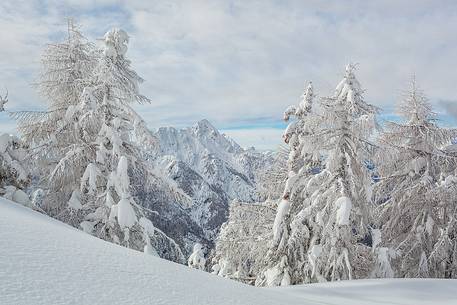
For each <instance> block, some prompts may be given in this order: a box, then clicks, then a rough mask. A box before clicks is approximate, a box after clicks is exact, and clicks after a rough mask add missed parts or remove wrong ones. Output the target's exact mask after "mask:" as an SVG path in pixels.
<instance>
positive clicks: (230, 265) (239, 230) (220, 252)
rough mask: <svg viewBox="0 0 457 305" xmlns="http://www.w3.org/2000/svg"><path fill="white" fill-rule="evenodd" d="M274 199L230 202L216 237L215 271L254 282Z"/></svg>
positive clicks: (265, 247) (265, 245)
mask: <svg viewBox="0 0 457 305" xmlns="http://www.w3.org/2000/svg"><path fill="white" fill-rule="evenodd" d="M273 205H274V202H271V201H266V202H264V203H239V202H232V204H231V205H230V212H229V218H228V220H227V222H226V223H224V224H223V225H222V228H221V231H220V233H219V235H218V238H217V240H216V247H215V251H214V252H215V253H214V257H213V259H212V264H213V266H212V270H213V273H214V274H218V275H220V276H223V277H228V278H232V279H236V280H238V281H241V282H245V283H249V284H253V283H254V281H255V278H256V276H257V274H258V273H259V271H260V268H261V267H262V262H263V260H264V258H265V255H266V253H267V250H268V245H269V242H270V240H271V238H272V231H271V226H272V224H273V220H274V215H275V210H274V207H273Z"/></svg>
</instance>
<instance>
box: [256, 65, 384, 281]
mask: <svg viewBox="0 0 457 305" xmlns="http://www.w3.org/2000/svg"><path fill="white" fill-rule="evenodd" d="M354 69H355V68H354V66H353V65H348V66H347V67H346V74H345V76H344V78H343V80H342V81H341V82H340V83H339V84H338V86H337V88H336V90H335V93H334V94H333V96H331V97H326V98H322V99H321V102H320V107H321V111H320V112H319V114H318V115H311V116H310V115H308V117H306V118H305V119H303V120H302V121H304V124H303V125H302V126H301V127H300V130H304V132H302V133H301V134H300V136H295V133H291V132H289V130H292V131H294V130H296V128H297V127H298V126H300V125H299V123H298V122H297V123H296V125H291V126H289V127H288V129H287V131H286V134H285V140H286V141H288V142H289V143H292V147H300V149H298V150H294V149H293V148H291V157H290V159H289V163H288V164H289V177H288V180H287V182H286V187H285V190H284V195H283V199H282V200H281V202H280V203H279V206H278V212H277V215H276V219H275V223H274V225H273V233H274V238H273V246H272V249H271V250H270V253H269V255H268V256H267V257H268V263H267V268H266V269H265V270H264V272H263V273H262V274H260V276H259V278H258V280H257V284H258V285H286V284H298V283H307V282H316V281H334V280H343V279H352V278H360V277H364V276H366V275H367V274H368V272H369V269H370V266H369V263H368V262H367V260H369V259H370V258H371V257H370V251H369V249H368V247H366V246H364V245H363V244H361V242H360V241H361V240H362V239H363V238H364V237H365V236H366V235H368V234H369V230H368V229H369V225H370V210H371V191H370V190H371V179H370V175H369V173H368V172H367V169H366V167H365V165H364V164H365V162H366V161H367V160H369V158H370V157H371V154H372V152H373V147H374V146H373V144H371V142H370V136H371V135H372V132H373V130H374V129H375V128H376V120H375V114H376V109H375V107H373V106H371V105H369V104H367V103H366V102H365V101H364V99H363V90H362V89H361V87H360V84H359V82H358V80H357V79H356V77H355V75H354ZM305 96H306V94H305ZM294 111H296V110H294V109H293V108H290V111H286V115H285V117H286V118H287V117H288V114H289V113H293V112H294ZM307 130H308V132H306V131H307ZM294 143H297V144H294ZM297 152H298V153H297ZM297 155H298V156H300V158H301V159H298V160H300V161H301V162H303V163H301V164H299V165H298V168H297V167H296V165H295V164H297V162H296V161H295V160H296V156H297ZM321 155H323V156H324V157H325V159H326V161H325V168H323V169H322V171H320V172H319V173H317V174H315V175H311V174H310V169H312V168H313V167H314V166H316V163H315V162H318V161H319V160H320V156H321ZM303 165H304V166H303Z"/></svg>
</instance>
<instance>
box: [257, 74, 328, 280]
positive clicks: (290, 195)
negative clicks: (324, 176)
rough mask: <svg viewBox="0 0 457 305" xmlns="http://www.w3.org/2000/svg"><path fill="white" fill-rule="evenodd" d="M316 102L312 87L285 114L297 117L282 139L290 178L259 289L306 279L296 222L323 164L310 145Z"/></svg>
mask: <svg viewBox="0 0 457 305" xmlns="http://www.w3.org/2000/svg"><path fill="white" fill-rule="evenodd" d="M313 99H314V90H313V87H312V84H311V83H309V84H308V85H307V86H305V92H304V94H303V95H302V100H301V102H300V103H299V105H298V106H297V107H296V106H290V107H289V108H287V110H286V111H285V113H284V120H285V121H289V119H290V117H291V116H295V117H296V120H294V121H292V122H291V123H290V124H289V125H288V127H287V129H286V131H285V133H284V136H283V138H284V142H285V143H286V144H287V145H288V146H289V150H288V151H289V154H288V158H287V161H286V164H285V165H286V168H287V176H286V177H285V178H286V180H285V186H284V189H283V194H282V199H281V200H280V202H279V204H278V207H277V213H276V217H275V220H274V222H273V243H272V245H271V248H270V249H269V251H268V255H267V259H266V262H265V264H266V266H265V270H263V272H262V273H260V275H259V277H258V279H257V285H269V286H272V285H289V284H290V283H293V282H300V281H301V278H303V276H301V275H299V274H298V273H300V271H299V270H302V268H301V267H299V266H298V265H302V264H303V257H304V256H303V255H306V247H303V246H305V245H306V243H307V241H306V240H303V237H304V235H303V232H304V231H303V228H298V227H297V226H300V225H299V223H298V222H296V221H294V218H295V217H296V215H297V214H298V213H299V212H300V210H301V209H302V208H303V202H304V198H303V195H304V194H305V193H304V192H303V191H304V188H305V185H306V181H307V180H308V179H309V177H310V176H311V175H312V173H313V170H314V169H316V168H317V167H318V166H319V160H320V154H319V152H318V151H312V150H310V148H311V145H310V144H311V143H309V141H308V140H309V136H310V135H311V134H313V133H314V132H315V131H316V128H317V126H318V124H319V117H318V116H317V115H316V114H315V113H312V105H313ZM301 223H302V222H300V224H301ZM292 227H293V229H294V232H292ZM291 233H292V235H291Z"/></svg>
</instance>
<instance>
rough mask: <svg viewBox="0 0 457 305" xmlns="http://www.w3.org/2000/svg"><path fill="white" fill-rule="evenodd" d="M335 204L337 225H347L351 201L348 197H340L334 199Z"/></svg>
mask: <svg viewBox="0 0 457 305" xmlns="http://www.w3.org/2000/svg"><path fill="white" fill-rule="evenodd" d="M335 206H336V207H337V209H338V212H337V213H336V223H337V224H338V225H339V226H347V225H349V216H350V215H351V208H352V203H351V199H349V198H348V197H340V198H338V199H337V200H336V201H335Z"/></svg>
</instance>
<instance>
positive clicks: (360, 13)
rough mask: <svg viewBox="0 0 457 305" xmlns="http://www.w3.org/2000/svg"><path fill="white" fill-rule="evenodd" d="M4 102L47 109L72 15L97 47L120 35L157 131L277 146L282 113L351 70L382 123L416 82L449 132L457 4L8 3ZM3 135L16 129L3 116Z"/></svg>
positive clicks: (0, 78)
mask: <svg viewBox="0 0 457 305" xmlns="http://www.w3.org/2000/svg"><path fill="white" fill-rule="evenodd" d="M0 16H2V17H1V18H0V37H1V47H0V95H3V94H4V92H5V90H6V88H7V89H8V91H9V102H8V104H7V105H6V107H7V109H9V110H24V109H27V110H32V109H36V110H42V109H45V107H46V103H45V101H44V100H43V99H42V98H41V97H40V96H39V95H38V94H37V93H36V90H35V88H34V87H33V86H32V84H33V83H34V82H36V81H37V78H38V74H39V71H40V54H41V52H42V51H43V49H44V47H45V46H46V44H47V43H52V42H58V41H59V40H62V39H63V38H64V37H65V31H66V18H67V17H72V18H74V19H75V20H76V21H77V22H79V23H80V25H81V28H82V31H83V33H84V34H85V36H86V37H88V38H89V39H91V40H95V39H97V38H100V37H102V36H103V34H104V33H105V32H106V31H107V30H109V29H110V28H112V27H120V28H123V29H124V30H126V31H127V32H128V33H129V35H130V37H131V39H130V43H129V50H128V52H127V56H128V58H129V59H130V60H131V61H132V65H133V68H134V69H135V70H136V71H137V72H138V73H139V74H140V75H141V76H142V77H143V78H144V79H145V82H144V83H143V84H142V85H141V88H140V89H141V91H142V93H143V94H144V95H146V96H148V97H149V98H150V99H151V100H152V103H151V104H149V105H143V106H138V107H135V109H136V110H137V111H138V112H139V113H140V114H141V115H142V116H143V118H144V119H145V121H146V122H147V123H148V126H149V127H150V128H152V129H153V128H158V127H160V126H175V127H178V128H181V127H186V126H190V125H193V124H194V123H195V122H196V121H198V120H201V119H204V118H206V119H208V120H209V121H210V122H212V123H213V124H214V125H215V126H216V127H217V128H219V129H220V130H222V131H223V132H224V133H227V134H228V135H229V136H231V137H233V138H234V139H235V140H236V141H238V142H239V143H240V144H241V145H242V146H245V147H249V146H255V147H257V148H259V149H274V148H275V147H276V146H277V145H278V144H280V143H281V134H282V132H283V129H284V127H285V125H284V123H282V122H281V117H282V113H283V111H284V109H285V108H287V106H288V105H291V104H297V103H298V102H299V99H300V95H301V94H302V92H303V88H304V84H305V83H306V82H308V81H312V82H313V84H314V87H315V91H316V93H317V94H318V96H326V95H330V94H332V93H333V90H334V88H335V86H336V85H337V83H338V82H339V81H340V80H341V78H342V77H343V74H344V67H345V65H346V64H347V63H348V62H353V63H357V64H358V71H357V77H358V79H359V81H360V82H361V84H362V86H363V88H364V89H365V90H366V92H365V98H366V100H367V101H368V102H370V103H372V104H374V105H376V106H378V107H381V108H382V109H383V113H382V116H381V118H382V119H383V118H387V119H388V118H392V117H394V111H395V108H396V105H397V104H398V102H399V99H400V98H401V93H402V92H403V91H404V90H405V89H407V87H408V82H409V80H410V78H411V75H413V74H414V75H415V76H416V79H417V81H418V83H419V85H420V87H421V88H422V89H423V90H424V91H425V93H426V94H427V96H428V98H429V99H430V102H431V103H432V104H433V106H434V107H435V111H436V112H437V113H438V114H439V115H440V116H439V117H440V119H441V124H443V125H445V126H457V120H456V119H455V117H456V116H457V90H456V85H457V70H456V67H457V55H456V54H457V39H455V37H456V29H457V1H439V0H436V1H421V0H416V1H388V0H386V1H351V0H347V1H314V0H308V1H279V0H278V1H268V0H265V1H247V0H245V1H209V0H208V1H200V0H192V1H190V0H189V1H135V0H129V1H110V0H101V1H94V0H61V1H34V0H30V1H17V0H15V1H10V0H2V1H1V2H0ZM0 131H2V132H12V133H14V132H15V123H14V122H13V121H11V120H10V119H8V117H7V115H6V114H5V113H2V114H0Z"/></svg>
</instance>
